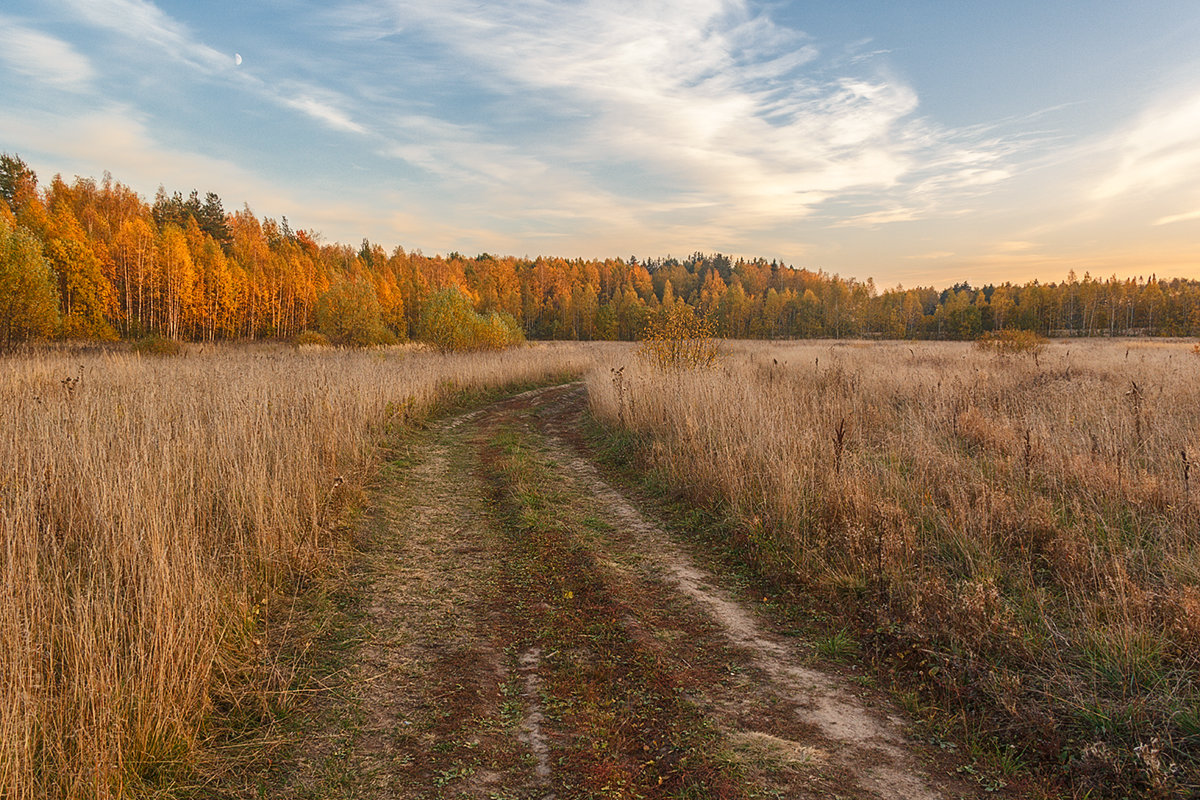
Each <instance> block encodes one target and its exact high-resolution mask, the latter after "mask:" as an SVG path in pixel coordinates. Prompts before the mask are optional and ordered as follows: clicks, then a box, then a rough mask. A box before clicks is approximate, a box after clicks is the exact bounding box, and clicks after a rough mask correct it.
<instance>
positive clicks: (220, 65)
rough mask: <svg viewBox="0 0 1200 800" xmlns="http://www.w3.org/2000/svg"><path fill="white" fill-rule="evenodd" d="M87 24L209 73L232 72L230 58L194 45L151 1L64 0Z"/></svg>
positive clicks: (185, 33) (199, 44) (185, 28)
mask: <svg viewBox="0 0 1200 800" xmlns="http://www.w3.org/2000/svg"><path fill="white" fill-rule="evenodd" d="M65 2H66V3H67V5H69V6H71V7H72V8H73V9H74V10H75V12H76V14H78V15H79V17H80V18H81V19H83V20H84V21H86V22H88V23H90V24H92V25H94V26H96V27H98V28H106V29H109V30H112V31H115V32H117V33H120V34H122V35H123V36H126V37H128V38H129V39H131V40H133V41H136V42H138V43H139V44H141V45H147V44H149V45H154V46H155V48H156V49H157V50H159V51H160V52H161V53H163V54H166V55H168V56H170V57H171V58H174V59H177V60H179V61H183V62H185V63H188V64H191V65H192V66H194V67H197V68H200V69H203V70H205V71H206V72H220V71H222V70H226V69H228V68H229V64H230V61H229V55H228V54H227V53H222V52H220V51H218V50H214V49H213V48H211V47H209V46H208V45H205V44H203V43H201V42H197V41H195V40H194V39H193V38H192V36H191V34H190V32H189V31H188V29H187V27H186V26H184V25H182V24H180V23H178V22H176V21H175V20H174V19H172V18H171V17H169V16H167V14H165V13H163V11H162V10H161V9H160V8H159V7H158V6H156V5H155V4H154V3H151V2H148V0H65Z"/></svg>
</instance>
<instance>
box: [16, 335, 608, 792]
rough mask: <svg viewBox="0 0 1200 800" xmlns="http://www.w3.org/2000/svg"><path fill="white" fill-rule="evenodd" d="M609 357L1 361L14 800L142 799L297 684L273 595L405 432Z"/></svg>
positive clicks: (579, 352)
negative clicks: (226, 709) (462, 398)
mask: <svg viewBox="0 0 1200 800" xmlns="http://www.w3.org/2000/svg"><path fill="white" fill-rule="evenodd" d="M595 352H597V351H596V350H595V348H591V349H588V348H585V347H583V346H580V345H570V344H563V345H551V344H541V345H536V346H530V347H526V348H519V349H516V350H513V351H509V352H506V353H504V354H500V355H497V354H490V355H486V356H484V355H459V356H441V355H436V354H433V353H429V352H422V351H416V350H412V349H404V348H391V349H385V350H373V351H357V352H352V351H333V350H328V349H316V350H300V351H295V350H292V349H291V348H283V347H267V346H260V347H251V348H232V347H231V348H215V349H214V348H213V347H211V346H209V347H207V348H203V349H201V348H198V347H191V348H190V349H189V350H188V351H187V352H186V353H185V355H183V356H181V357H172V358H163V357H155V356H146V357H143V356H139V355H137V354H133V353H129V352H102V351H93V352H81V351H72V350H66V349H60V350H50V351H40V352H34V353H30V354H26V355H10V356H6V357H3V359H2V360H0V541H3V543H4V545H3V550H0V686H3V687H4V692H5V693H4V698H5V702H4V703H3V704H0V796H4V797H12V798H41V797H61V798H75V797H88V798H105V797H118V796H125V795H127V794H129V793H131V792H133V793H136V792H137V790H138V787H139V786H140V785H143V784H146V783H150V784H152V783H153V782H154V781H155V779H156V777H155V776H156V774H157V773H158V772H159V771H160V770H162V769H163V767H164V765H170V764H171V763H172V762H174V761H178V760H183V759H187V758H189V757H190V754H191V752H192V750H193V749H194V747H195V745H196V742H197V737H198V735H199V734H200V731H201V730H202V726H203V723H204V720H205V718H206V717H207V716H208V715H209V714H210V712H211V711H212V709H213V708H214V705H219V706H220V705H224V706H229V705H236V704H238V703H245V702H255V701H256V700H255V698H256V697H261V696H262V695H263V694H265V693H270V692H273V691H277V690H279V689H281V688H285V687H286V685H287V683H288V678H289V676H287V675H281V674H277V673H278V667H277V665H275V664H274V662H273V661H272V654H271V653H270V652H269V651H268V650H267V648H266V647H265V645H264V644H263V638H264V635H265V634H266V633H268V632H269V631H268V628H269V625H268V623H269V620H267V619H265V618H264V615H265V613H266V609H268V608H269V607H270V604H269V603H266V604H264V598H265V597H266V595H267V594H268V593H270V592H272V591H273V590H277V589H279V588H280V587H285V588H286V587H288V586H291V585H294V583H295V582H296V580H297V579H303V578H304V577H306V576H310V575H312V574H314V573H316V572H319V571H320V569H321V567H322V565H323V563H324V562H325V560H326V559H327V558H328V554H329V553H330V552H331V545H333V544H335V540H336V538H337V536H338V534H337V533H336V532H335V530H336V523H337V519H338V515H339V514H340V513H342V512H343V511H344V510H345V509H346V508H347V506H348V505H352V504H353V503H354V502H355V501H356V499H357V497H358V492H359V491H360V489H361V487H362V484H363V482H364V481H365V480H367V479H369V476H370V474H371V469H372V466H373V465H374V463H375V456H376V453H377V448H378V446H379V445H380V443H381V442H383V441H384V440H385V439H386V438H387V437H388V435H389V432H390V431H391V430H392V429H394V428H395V426H403V425H405V424H408V423H411V422H412V421H414V420H418V419H420V418H421V417H422V416H423V415H425V414H426V413H428V412H429V410H430V409H431V407H433V406H434V405H435V404H437V403H439V402H441V401H446V400H449V399H451V398H452V397H453V396H455V395H456V394H458V393H460V392H461V391H464V390H484V389H487V388H496V387H500V386H503V385H509V384H515V383H522V382H535V381H544V380H546V379H548V378H549V377H551V376H553V375H558V374H562V373H566V372H573V373H579V372H581V371H583V370H584V369H586V368H587V366H588V365H589V364H590V363H591V360H592V355H593V353H595Z"/></svg>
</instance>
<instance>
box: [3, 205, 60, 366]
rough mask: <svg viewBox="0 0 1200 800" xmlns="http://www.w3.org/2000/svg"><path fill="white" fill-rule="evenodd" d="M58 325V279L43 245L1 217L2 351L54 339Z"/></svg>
mask: <svg viewBox="0 0 1200 800" xmlns="http://www.w3.org/2000/svg"><path fill="white" fill-rule="evenodd" d="M57 323H58V298H57V297H56V296H55V288H54V276H53V274H52V273H51V272H50V265H49V264H47V263H46V259H45V258H44V257H43V256H42V248H41V244H40V243H39V242H38V240H37V237H36V236H34V235H33V234H32V233H30V232H29V231H27V230H24V229H23V228H19V227H17V226H16V225H13V224H12V223H11V222H10V221H9V220H8V219H7V218H5V217H4V216H2V215H0V348H7V347H9V346H11V345H12V344H13V343H15V342H20V341H24V340H25V339H30V338H37V337H42V336H50V335H51V334H53V333H54V328H55V326H56V325H57Z"/></svg>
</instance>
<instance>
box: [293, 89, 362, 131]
mask: <svg viewBox="0 0 1200 800" xmlns="http://www.w3.org/2000/svg"><path fill="white" fill-rule="evenodd" d="M278 99H279V102H281V103H282V104H283V105H285V106H287V107H288V108H293V109H295V110H297V111H300V112H302V113H304V114H307V115H308V116H310V117H312V118H313V119H315V120H317V121H319V122H323V123H324V124H326V125H328V126H329V127H330V128H333V129H334V130H339V131H345V132H347V133H359V134H363V133H366V132H367V131H366V129H365V128H363V126H362V125H359V124H358V123H357V122H355V121H354V120H352V119H350V116H349V115H348V114H346V112H344V111H342V110H341V109H339V108H336V107H335V106H334V105H333V102H331V101H330V100H322V99H318V98H317V97H316V96H314V94H313V93H312V90H311V89H310V90H309V92H308V93H307V94H299V95H296V96H293V97H288V96H286V95H282V96H280V97H279V98H278ZM334 102H335V101H334Z"/></svg>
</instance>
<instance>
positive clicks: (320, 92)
mask: <svg viewBox="0 0 1200 800" xmlns="http://www.w3.org/2000/svg"><path fill="white" fill-rule="evenodd" d="M65 1H66V2H67V3H68V4H69V5H70V6H71V7H72V8H74V9H75V11H76V13H77V14H78V15H79V17H80V18H81V19H82V20H84V21H85V22H88V23H90V24H92V25H94V26H96V27H99V28H103V29H107V30H111V31H113V32H115V33H117V34H120V35H122V36H124V37H126V38H128V39H129V40H130V41H131V42H133V43H136V45H137V46H138V47H139V48H143V49H144V46H145V45H147V44H149V45H153V46H154V48H155V50H156V51H157V52H156V53H155V54H154V55H153V58H159V57H161V56H162V55H166V56H167V57H169V58H172V59H174V60H176V61H179V62H181V63H183V64H186V65H188V66H190V67H192V68H193V69H196V70H198V71H199V72H201V73H202V74H205V75H210V76H212V75H224V76H226V77H227V78H228V79H229V80H231V81H235V82H236V84H235V85H238V86H240V87H242V88H244V89H247V90H249V91H252V92H254V93H256V94H258V95H259V96H262V97H265V98H266V99H267V100H269V101H271V102H273V103H276V104H277V105H280V106H283V107H285V108H290V109H292V110H293V111H299V112H300V113H302V114H304V115H305V116H307V117H309V118H311V119H314V120H316V121H318V122H320V123H321V124H323V125H325V126H327V127H329V128H332V129H334V130H338V131H342V132H345V133H356V134H365V133H367V130H366V128H364V127H363V126H362V125H361V124H359V123H357V122H355V121H354V120H353V119H352V118H351V117H350V115H349V113H347V112H346V111H345V110H344V108H345V107H346V106H347V105H348V103H347V102H346V100H345V98H344V97H343V96H342V95H341V94H340V93H338V92H335V91H333V90H330V89H326V88H322V87H316V86H312V85H309V84H304V83H300V82H297V81H292V80H288V81H279V82H273V83H268V82H265V81H263V80H262V79H260V78H258V77H255V76H254V75H252V74H250V73H247V72H245V71H244V70H237V69H236V68H237V67H240V66H241V64H242V61H243V59H242V56H241V54H236V53H235V54H234V55H233V57H232V59H231V57H230V55H229V54H228V53H223V52H221V51H219V50H216V49H214V48H212V47H210V46H208V45H206V44H204V43H203V42H200V41H198V40H197V39H196V38H195V37H194V36H193V35H192V33H191V31H189V30H188V28H187V26H186V25H183V24H182V23H180V22H178V21H176V20H175V19H173V18H171V17H170V16H168V15H167V14H166V13H165V12H163V11H162V9H160V8H159V7H158V6H156V5H155V4H154V3H153V2H150V0H65ZM235 70H236V71H235Z"/></svg>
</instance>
